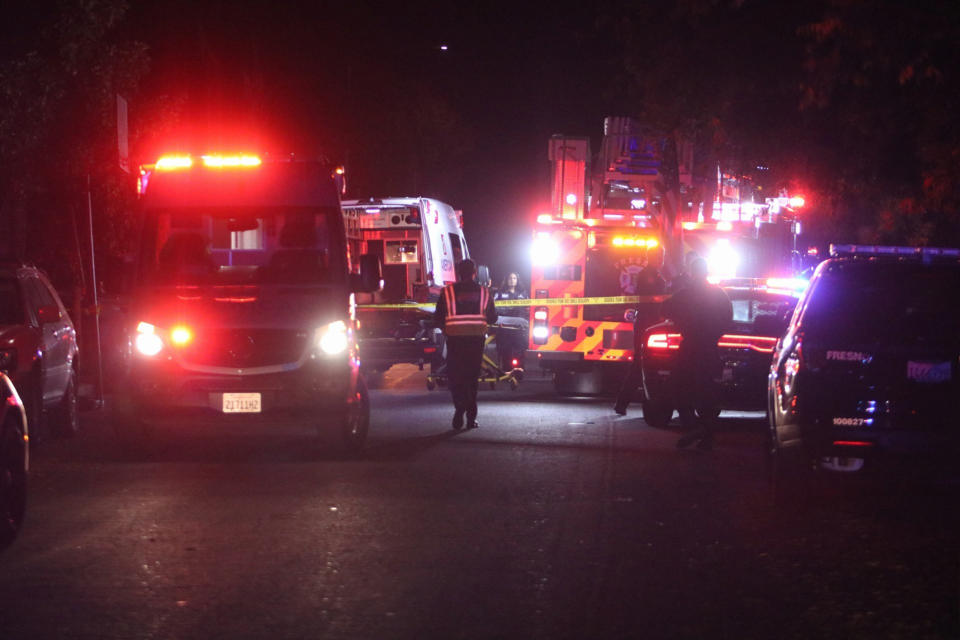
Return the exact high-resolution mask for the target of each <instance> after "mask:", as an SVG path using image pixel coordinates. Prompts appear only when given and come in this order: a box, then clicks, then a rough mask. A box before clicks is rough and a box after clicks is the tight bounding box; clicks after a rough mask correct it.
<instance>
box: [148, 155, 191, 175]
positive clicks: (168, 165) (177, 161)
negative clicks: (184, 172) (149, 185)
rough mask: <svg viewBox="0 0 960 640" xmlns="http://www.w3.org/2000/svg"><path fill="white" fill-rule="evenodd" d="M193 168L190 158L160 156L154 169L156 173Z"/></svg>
mask: <svg viewBox="0 0 960 640" xmlns="http://www.w3.org/2000/svg"><path fill="white" fill-rule="evenodd" d="M192 166H193V158H191V157H190V156H161V157H160V158H159V159H158V160H157V163H156V164H155V165H154V168H155V169H156V170H157V171H175V170H177V169H189V168H190V167H192Z"/></svg>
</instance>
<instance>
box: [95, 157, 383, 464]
mask: <svg viewBox="0 0 960 640" xmlns="http://www.w3.org/2000/svg"><path fill="white" fill-rule="evenodd" d="M140 194H141V197H140V202H139V205H140V206H139V212H138V215H139V222H140V224H141V229H142V232H141V237H140V244H139V247H138V251H137V267H136V274H135V279H134V285H133V291H132V296H131V306H130V315H129V322H128V326H127V336H128V340H127V350H126V351H127V357H126V375H125V376H123V377H122V379H123V383H122V385H121V388H120V389H119V390H118V393H117V398H116V401H115V411H114V422H115V428H116V431H117V434H118V436H119V437H120V438H121V440H122V441H123V442H124V443H125V444H128V445H133V446H135V447H137V448H141V447H143V446H144V445H147V444H152V443H153V440H154V438H155V437H157V436H159V435H162V434H163V433H164V432H165V431H169V430H174V429H178V428H184V427H188V428H195V427H196V426H197V425H199V424H203V425H207V424H211V423H212V424H219V425H225V426H228V427H229V426H232V425H237V424H244V423H255V424H260V423H262V424H264V425H265V426H267V427H269V426H270V425H273V424H276V423H277V422H278V421H289V420H292V421H296V422H297V423H300V424H307V425H310V426H312V427H313V428H315V429H317V431H318V432H319V433H320V434H321V436H324V439H326V436H331V437H333V439H334V440H335V442H336V443H337V444H338V445H341V446H342V447H344V448H345V449H347V450H348V451H356V450H358V449H360V448H361V447H362V445H363V442H364V439H365V437H366V433H367V429H368V424H369V412H370V407H369V398H368V394H367V388H366V384H365V382H364V379H363V377H362V375H361V374H360V362H359V357H358V352H357V347H356V335H355V332H356V314H355V299H354V294H355V292H358V291H370V290H373V289H375V288H376V287H377V285H378V282H379V279H380V274H379V268H378V267H379V263H378V262H377V261H376V258H375V257H372V256H358V257H359V260H357V263H358V264H357V265H353V264H351V256H350V254H349V253H348V251H347V246H346V235H345V232H344V226H343V218H342V215H341V212H340V202H339V196H338V192H337V188H336V185H335V183H334V180H333V178H332V176H331V173H330V170H329V168H327V167H325V166H323V165H321V164H320V163H315V162H298V161H291V160H284V161H276V162H275V161H270V160H266V159H261V158H260V157H259V156H255V155H248V154H234V155H216V154H209V155H203V156H191V155H187V154H181V155H173V156H164V157H161V158H160V159H159V160H158V161H157V162H156V163H155V164H154V165H150V166H148V167H144V168H143V169H141V176H140ZM354 266H355V268H352V267H354ZM351 272H354V273H353V275H351Z"/></svg>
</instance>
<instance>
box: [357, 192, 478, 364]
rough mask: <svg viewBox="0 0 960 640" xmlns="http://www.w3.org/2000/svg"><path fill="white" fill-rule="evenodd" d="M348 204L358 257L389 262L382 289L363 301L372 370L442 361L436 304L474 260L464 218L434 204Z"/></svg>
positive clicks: (364, 346)
mask: <svg viewBox="0 0 960 640" xmlns="http://www.w3.org/2000/svg"><path fill="white" fill-rule="evenodd" d="M341 206H342V209H343V218H344V224H345V225H346V230H347V239H348V246H349V250H350V253H351V254H352V255H358V254H361V253H365V254H369V255H372V256H377V257H379V258H380V259H381V262H382V264H383V283H384V284H383V288H382V290H380V291H377V292H374V293H371V294H367V295H364V296H359V297H358V303H360V305H359V309H358V318H359V320H360V329H359V339H360V352H361V353H362V354H363V358H362V362H363V367H364V370H365V371H368V372H371V373H377V372H383V371H386V370H387V369H389V368H390V367H391V366H393V365H394V364H400V363H412V364H420V365H422V364H423V363H424V362H425V361H428V362H430V361H434V360H435V358H436V357H438V353H437V348H438V347H437V344H436V339H437V338H436V336H435V332H434V329H433V327H432V326H431V323H430V319H431V317H432V315H433V304H434V303H435V302H436V300H437V298H438V297H439V295H440V290H441V289H442V288H443V287H444V286H446V285H448V284H450V283H451V282H455V281H456V272H455V267H456V265H457V264H458V263H459V262H460V261H462V260H464V259H466V258H469V257H470V251H469V249H468V248H467V241H466V238H465V237H464V234H463V213H462V212H461V211H459V210H456V209H454V208H453V207H452V206H450V205H449V204H446V203H445V202H441V201H439V200H436V199H433V198H369V199H365V200H345V201H343V203H342V205H341ZM418 305H419V306H418Z"/></svg>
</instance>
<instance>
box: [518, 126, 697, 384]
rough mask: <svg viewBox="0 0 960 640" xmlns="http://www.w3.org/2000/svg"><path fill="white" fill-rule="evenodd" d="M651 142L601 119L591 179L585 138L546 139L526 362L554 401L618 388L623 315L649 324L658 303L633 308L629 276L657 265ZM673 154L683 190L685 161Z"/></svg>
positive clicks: (657, 200)
mask: <svg viewBox="0 0 960 640" xmlns="http://www.w3.org/2000/svg"><path fill="white" fill-rule="evenodd" d="M661 140H662V138H658V137H657V136H656V135H655V134H652V133H651V132H647V131H644V130H643V129H642V128H641V127H640V126H638V124H637V123H636V121H634V120H632V119H629V118H607V119H606V120H605V122H604V137H603V144H602V150H601V152H600V154H599V165H598V166H597V168H596V171H593V172H591V167H590V160H591V156H590V141H589V139H588V138H572V137H566V136H560V135H557V136H553V137H552V138H551V140H550V143H549V159H550V162H551V167H552V195H551V209H550V211H549V212H547V213H542V214H540V215H538V216H537V219H536V225H535V229H534V238H533V244H532V249H531V259H532V265H531V266H532V268H531V287H530V290H531V298H532V299H531V301H530V302H531V307H530V341H529V348H528V351H527V354H526V362H527V366H528V367H529V366H531V365H532V364H533V363H534V362H537V363H539V366H540V367H541V368H542V369H544V370H546V371H548V372H551V373H552V374H553V379H554V386H555V388H556V390H557V391H558V392H560V393H568V394H579V393H584V394H590V393H598V392H601V391H603V390H604V389H609V388H611V387H612V386H613V385H616V384H619V381H620V380H621V379H622V377H623V375H624V373H625V368H626V367H627V366H628V365H629V363H630V361H631V360H632V359H633V355H634V345H633V324H632V322H628V321H627V320H626V319H625V317H624V314H625V311H627V310H628V309H634V308H637V307H638V302H639V309H640V312H641V313H645V314H646V315H649V316H650V318H651V324H652V322H653V321H655V320H656V316H657V305H658V304H659V300H660V299H658V298H656V297H654V296H649V295H645V296H644V297H643V298H642V301H641V298H640V297H638V296H640V295H641V294H644V292H643V291H641V290H640V289H639V280H638V275H639V273H640V271H641V270H642V269H643V268H644V266H647V265H650V266H653V267H655V268H657V269H660V268H661V267H662V266H663V264H664V246H665V244H666V243H665V242H664V231H665V230H664V226H663V222H662V213H661V205H662V201H663V198H664V194H663V193H661V190H660V187H659V184H661V182H662V176H661V171H660V162H661V153H660V141H661ZM680 156H681V157H680V166H681V169H680V181H681V185H682V186H689V178H690V172H689V166H690V162H689V157H688V154H684V153H681V154H680ZM588 184H589V185H590V192H589V193H588V192H587V186H588ZM567 300H569V303H567V302H566V301H567ZM538 301H540V302H539V303H538Z"/></svg>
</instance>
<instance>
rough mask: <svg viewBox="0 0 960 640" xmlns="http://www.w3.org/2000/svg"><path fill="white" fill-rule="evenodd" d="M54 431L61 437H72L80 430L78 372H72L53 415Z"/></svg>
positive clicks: (52, 425)
mask: <svg viewBox="0 0 960 640" xmlns="http://www.w3.org/2000/svg"><path fill="white" fill-rule="evenodd" d="M50 425H51V427H52V428H53V433H54V434H55V435H56V436H57V437H60V438H72V437H73V436H75V435H77V433H78V432H79V431H80V413H79V411H78V410H77V372H76V371H72V372H71V373H70V380H69V381H67V388H66V390H65V391H64V392H63V398H61V399H60V404H59V405H57V409H56V411H55V412H54V414H53V416H52V422H51V423H50Z"/></svg>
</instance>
